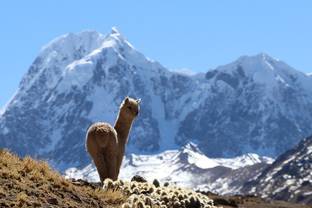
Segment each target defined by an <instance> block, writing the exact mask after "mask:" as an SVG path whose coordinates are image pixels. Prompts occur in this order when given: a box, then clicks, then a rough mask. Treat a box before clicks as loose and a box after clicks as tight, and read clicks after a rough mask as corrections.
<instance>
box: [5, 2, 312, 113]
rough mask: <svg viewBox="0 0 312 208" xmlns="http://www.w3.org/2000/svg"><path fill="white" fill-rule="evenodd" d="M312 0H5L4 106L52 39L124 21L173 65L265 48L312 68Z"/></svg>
mask: <svg viewBox="0 0 312 208" xmlns="http://www.w3.org/2000/svg"><path fill="white" fill-rule="evenodd" d="M311 11H312V1H309V0H306V1H304V0H302V1H291V0H289V1H286V0H284V1H282V0H274V1H272V0H261V1H256V0H254V1H251V0H237V1H234V0H233V1H228V0H218V1H216V0H215V1H212V0H211V1H209V0H202V1H199V0H198V1H186V0H185V1H181V0H179V1H178V0H170V1H168V0H157V1H156V0H155V1H143V0H136V1H125V0H124V1H118V0H115V1H110V2H109V1H104V0H98V1H92V0H90V1H79V0H76V1H73V0H66V1H61V0H54V1H52V0H50V1H49V0H47V1H39V0H28V1H17V0H10V1H2V2H1V5H0V26H1V27H0V46H1V50H0V57H1V59H0V72H1V76H0V107H1V106H3V105H4V104H5V103H6V102H7V101H8V100H9V98H10V97H11V96H12V95H13V93H14V92H15V91H16V89H17V87H18V83H19V81H20V79H21V77H22V76H23V74H24V73H26V71H27V69H28V67H29V66H30V64H31V63H32V61H33V60H34V58H35V57H36V55H37V54H38V52H39V50H40V48H41V47H42V46H43V45H45V44H46V43H48V42H49V41H50V40H51V39H53V38H55V37H57V36H59V35H61V34H64V33H67V32H79V31H82V30H86V29H92V30H97V31H99V32H102V33H108V32H109V31H110V28H111V27H112V26H117V28H118V29H119V30H120V31H121V33H122V34H123V35H124V36H125V37H126V38H127V39H128V40H129V41H130V42H131V43H132V44H133V45H134V46H135V47H136V48H137V49H138V50H139V51H141V52H142V53H144V54H145V55H146V56H148V57H150V58H152V59H155V60H158V61H159V62H160V63H161V64H163V65H164V66H166V67H168V68H171V69H178V68H189V69H192V70H194V71H207V70H209V69H211V68H214V67H216V66H218V65H222V64H226V63H228V62H231V61H233V60H235V59H236V58H238V57H239V56H241V55H245V54H246V55H248V54H249V55H252V54H257V53H260V52H265V53H268V54H269V55H271V56H273V57H276V58H279V59H281V60H284V61H285V62H287V63H288V64H290V65H291V66H293V67H295V68H296V69H298V70H301V71H304V72H312V57H311V55H312V27H311V25H312V12H311Z"/></svg>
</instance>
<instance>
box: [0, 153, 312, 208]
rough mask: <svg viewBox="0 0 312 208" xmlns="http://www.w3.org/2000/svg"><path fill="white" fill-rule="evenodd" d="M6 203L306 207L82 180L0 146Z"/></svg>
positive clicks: (139, 181) (1, 193)
mask: <svg viewBox="0 0 312 208" xmlns="http://www.w3.org/2000/svg"><path fill="white" fill-rule="evenodd" d="M0 207H81V208H82V207H112V208H114V207H123V208H136V207H139V208H145V207H155V208H166V207H173V208H175V207H177V208H178V207H185V208H191V207H192V208H196V207H198V208H201V207H203V208H208V207H209V208H214V207H224V208H226V207H247V208H248V207H253V208H257V207H268V208H277V207H279V208H288V207H292V208H306V207H308V206H304V205H294V204H289V203H286V202H279V201H264V200H262V199H260V198H256V197H252V196H247V197H246V196H233V197H225V196H218V195H215V194H212V193H198V192H194V191H192V190H188V189H184V188H179V187H175V186H172V185H170V184H159V182H158V181H157V180H155V181H154V182H153V184H151V183H148V182H146V181H144V179H143V178H141V177H134V178H132V180H131V181H129V182H123V181H115V182H113V181H111V180H106V181H105V182H104V186H103V188H102V186H100V184H97V183H88V182H86V181H82V180H78V181H77V180H66V179H65V178H64V177H63V176H61V175H60V174H58V173H57V172H55V171H53V170H52V169H51V168H50V167H49V166H48V164H47V163H45V162H41V161H36V160H33V159H31V158H30V157H25V158H23V159H20V158H19V157H17V156H15V155H13V154H11V153H9V152H8V151H6V150H0Z"/></svg>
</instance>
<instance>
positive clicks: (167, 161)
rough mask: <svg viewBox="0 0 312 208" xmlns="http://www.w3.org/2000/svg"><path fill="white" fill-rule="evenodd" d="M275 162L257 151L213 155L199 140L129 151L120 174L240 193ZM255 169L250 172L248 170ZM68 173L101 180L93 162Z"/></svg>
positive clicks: (128, 177) (77, 177)
mask: <svg viewBox="0 0 312 208" xmlns="http://www.w3.org/2000/svg"><path fill="white" fill-rule="evenodd" d="M272 162H273V159H271V158H268V157H261V156H259V155H256V154H246V155H242V156H238V157H235V158H227V159H225V158H209V157H207V156H205V154H204V153H202V152H201V151H200V150H199V149H198V147H197V146H196V145H195V144H193V143H188V144H186V145H185V146H183V147H182V148H180V149H179V150H167V151H164V152H162V153H159V154H155V155H136V154H130V155H127V156H126V157H125V159H124V161H123V164H122V167H121V171H120V178H122V179H124V180H129V179H130V178H131V177H132V176H134V175H140V176H143V177H144V178H146V179H147V180H148V181H150V182H152V181H153V179H157V180H159V181H160V182H161V183H164V182H170V183H172V184H177V185H179V186H182V187H187V188H194V189H200V190H204V191H207V190H209V191H215V192H219V193H222V194H225V193H234V192H236V193H238V192H239V190H240V189H239V188H238V187H242V185H243V184H244V183H245V182H246V181H247V180H248V179H250V178H253V177H252V176H255V175H256V174H257V173H258V172H259V171H260V170H263V168H264V167H266V166H267V165H268V164H271V163H272ZM255 167H256V168H255ZM251 169H252V171H249V172H248V173H249V174H247V173H246V171H248V170H251ZM254 169H256V170H254ZM65 176H66V177H68V178H75V179H83V180H87V181H90V182H99V176H98V173H97V171H96V168H95V166H94V165H92V164H90V165H87V166H86V167H85V168H83V169H77V168H69V169H67V170H66V171H65ZM225 180H226V181H225ZM225 186H226V187H225Z"/></svg>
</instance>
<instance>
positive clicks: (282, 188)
mask: <svg viewBox="0 0 312 208" xmlns="http://www.w3.org/2000/svg"><path fill="white" fill-rule="evenodd" d="M243 192H244V193H249V194H256V195H258V196H261V197H264V198H271V199H277V200H287V201H290V202H296V203H304V204H310V205H312V136H310V137H307V138H305V139H303V140H302V141H301V142H300V143H299V144H298V145H297V146H295V147H294V148H292V149H290V150H288V151H287V152H285V153H284V154H282V155H280V156H279V157H278V158H277V159H276V160H275V161H274V163H273V164H271V165H269V166H268V167H267V168H266V169H265V170H264V171H263V172H262V173H261V174H260V175H259V177H257V178H256V179H255V180H252V181H250V182H248V183H246V184H245V186H244V187H243Z"/></svg>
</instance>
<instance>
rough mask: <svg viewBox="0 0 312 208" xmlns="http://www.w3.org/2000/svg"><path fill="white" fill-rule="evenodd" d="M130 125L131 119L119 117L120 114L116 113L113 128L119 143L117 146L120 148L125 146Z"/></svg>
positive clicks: (122, 148)
mask: <svg viewBox="0 0 312 208" xmlns="http://www.w3.org/2000/svg"><path fill="white" fill-rule="evenodd" d="M131 125H132V120H127V119H123V118H121V116H120V115H118V118H117V120H116V123H115V126H114V128H115V130H116V132H117V136H118V143H119V147H120V148H121V150H124V149H125V146H126V144H127V141H128V135H129V132H130V129H131Z"/></svg>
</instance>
